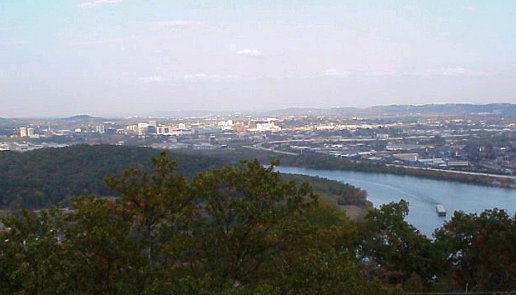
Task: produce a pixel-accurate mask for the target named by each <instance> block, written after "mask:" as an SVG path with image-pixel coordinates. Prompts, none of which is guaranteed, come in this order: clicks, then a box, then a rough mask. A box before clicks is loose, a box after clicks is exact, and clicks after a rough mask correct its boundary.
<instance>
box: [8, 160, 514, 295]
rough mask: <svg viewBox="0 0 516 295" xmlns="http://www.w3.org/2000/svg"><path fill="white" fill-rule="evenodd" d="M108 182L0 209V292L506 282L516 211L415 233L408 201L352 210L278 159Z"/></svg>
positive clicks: (320, 289)
mask: <svg viewBox="0 0 516 295" xmlns="http://www.w3.org/2000/svg"><path fill="white" fill-rule="evenodd" d="M106 183H107V185H108V187H109V188H110V189H111V190H112V191H113V193H115V194H117V195H119V196H120V197H119V198H100V197H96V196H87V197H78V198H75V199H73V200H72V202H71V206H70V209H69V210H63V209H58V208H55V209H49V210H41V211H38V212H28V211H21V212H19V213H18V214H15V215H9V216H6V217H4V218H3V220H2V222H3V223H4V225H5V227H6V229H5V230H3V231H0V293H1V294H395V293H397V294H400V293H403V292H405V291H406V292H420V291H457V290H463V289H464V284H465V283H466V284H469V286H471V288H472V289H474V290H477V291H494V290H496V291H506V292H509V291H511V290H512V291H514V290H515V289H516V285H515V282H514V277H515V276H514V274H515V273H514V266H515V250H514V249H513V247H511V246H512V245H514V242H515V237H514V233H515V232H516V228H515V225H516V222H515V219H516V216H512V217H510V216H508V215H507V213H505V212H504V211H498V210H494V211H486V212H484V213H482V214H481V215H480V216H477V215H474V214H473V215H467V214H464V213H456V214H455V215H454V216H453V218H452V219H451V220H450V221H449V222H448V223H447V224H445V225H444V226H443V227H442V228H441V229H439V230H438V231H437V232H436V239H435V240H433V241H432V240H430V239H428V238H426V237H424V236H423V235H421V234H420V233H419V232H418V231H417V230H415V229H414V228H413V227H412V226H411V225H409V224H407V223H406V222H405V220H404V217H405V216H406V214H407V213H408V209H407V208H408V206H407V205H408V204H407V203H406V202H404V201H401V202H399V203H391V204H387V205H384V206H381V207H380V208H379V209H371V211H370V213H369V214H368V215H367V216H366V218H365V220H363V221H352V220H349V219H348V218H346V216H345V215H343V214H342V213H340V212H338V211H335V210H334V209H332V207H330V206H327V205H325V203H321V202H320V200H319V198H318V196H317V195H316V194H314V192H313V191H312V188H311V187H310V186H309V185H308V184H306V183H298V182H296V181H293V180H291V181H286V180H284V179H283V178H282V177H281V176H280V174H279V173H278V172H275V169H274V165H271V166H269V167H263V166H262V165H261V164H260V163H259V162H258V161H249V162H246V161H243V162H241V163H240V164H239V165H234V166H230V165H226V166H222V167H219V168H212V169H210V170H207V171H204V172H201V173H199V174H197V175H195V176H194V177H192V178H186V177H184V176H183V175H182V174H179V173H178V172H177V171H176V164H175V162H174V161H171V160H170V159H169V158H168V156H167V154H166V153H162V154H161V156H160V157H158V158H155V159H154V160H153V161H152V170H150V171H149V170H146V169H144V168H142V167H141V168H136V169H130V170H127V171H126V172H124V173H123V174H120V176H116V177H107V178H106Z"/></svg>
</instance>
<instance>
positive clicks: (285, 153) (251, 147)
mask: <svg viewBox="0 0 516 295" xmlns="http://www.w3.org/2000/svg"><path fill="white" fill-rule="evenodd" d="M243 148H246V149H252V150H259V151H267V152H273V153H277V154H283V155H289V156H299V154H296V153H292V152H285V151H280V150H275V149H269V148H265V147H263V146H261V144H260V145H255V146H250V145H245V146H243Z"/></svg>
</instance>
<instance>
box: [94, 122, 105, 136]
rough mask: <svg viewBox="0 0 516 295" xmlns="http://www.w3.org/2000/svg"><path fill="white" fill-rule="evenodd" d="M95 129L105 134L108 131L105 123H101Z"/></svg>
mask: <svg viewBox="0 0 516 295" xmlns="http://www.w3.org/2000/svg"><path fill="white" fill-rule="evenodd" d="M95 130H96V131H97V133H100V134H104V133H106V126H104V124H100V125H98V126H97V127H96V128H95Z"/></svg>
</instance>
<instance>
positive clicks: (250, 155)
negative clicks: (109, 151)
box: [182, 148, 516, 189]
mask: <svg viewBox="0 0 516 295" xmlns="http://www.w3.org/2000/svg"><path fill="white" fill-rule="evenodd" d="M182 152H184V153H187V154H203V155H208V156H212V157H216V158H219V160H220V159H222V160H223V161H224V162H238V161H239V160H242V159H245V160H251V159H255V158H256V159H258V160H260V161H261V162H262V163H264V164H266V163H269V162H271V161H279V162H280V163H281V165H285V166H292V167H302V168H311V169H320V170H321V169H325V170H341V171H358V172H373V173H388V174H395V175H410V176H415V177H421V178H427V179H436V180H446V181H454V182H461V183H468V184H475V185H481V186H493V187H502V188H510V189H516V177H514V176H508V175H496V174H486V173H477V172H465V171H455V170H442V169H432V168H424V167H411V166H399V165H385V164H375V163H370V162H361V161H357V160H348V159H342V158H337V157H330V156H325V155H289V154H278V153H273V152H271V151H265V150H256V149H247V148H238V149H231V150H212V151H182Z"/></svg>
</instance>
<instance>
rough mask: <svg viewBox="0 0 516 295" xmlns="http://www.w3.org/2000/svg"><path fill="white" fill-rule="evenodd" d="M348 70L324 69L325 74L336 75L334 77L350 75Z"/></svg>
mask: <svg viewBox="0 0 516 295" xmlns="http://www.w3.org/2000/svg"><path fill="white" fill-rule="evenodd" d="M349 75H350V73H349V72H348V71H338V70H337V69H327V70H326V71H324V73H323V76H326V77H334V78H346V77H349Z"/></svg>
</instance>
